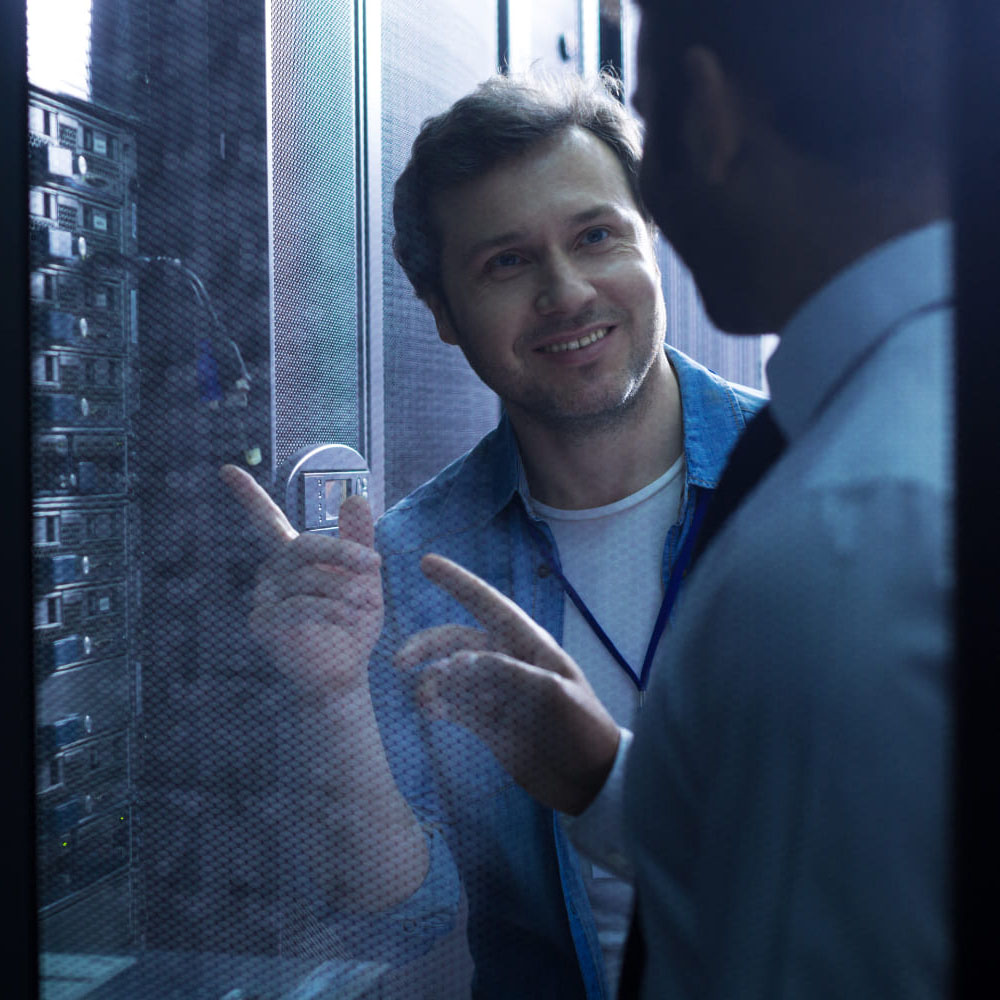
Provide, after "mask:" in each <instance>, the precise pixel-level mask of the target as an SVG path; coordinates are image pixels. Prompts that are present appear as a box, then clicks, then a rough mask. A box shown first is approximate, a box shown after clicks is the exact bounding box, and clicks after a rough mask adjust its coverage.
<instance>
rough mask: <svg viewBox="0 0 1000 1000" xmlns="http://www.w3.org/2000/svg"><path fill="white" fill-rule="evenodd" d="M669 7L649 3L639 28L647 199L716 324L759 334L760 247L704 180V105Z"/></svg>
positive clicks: (740, 216)
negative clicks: (696, 95)
mask: <svg viewBox="0 0 1000 1000" xmlns="http://www.w3.org/2000/svg"><path fill="white" fill-rule="evenodd" d="M669 6H670V5H669V4H654V3H650V4H647V5H645V6H644V8H643V11H642V20H641V22H640V29H639V41H638V46H637V50H638V51H637V54H638V60H637V63H638V85H637V87H636V91H635V94H634V96H633V104H634V105H635V108H636V110H637V111H638V112H639V113H640V114H641V115H642V118H643V121H644V122H645V126H646V127H645V139H644V145H643V156H642V167H641V170H640V176H639V186H640V189H641V190H642V197H643V200H644V201H645V203H646V204H647V205H648V206H649V210H650V211H651V212H652V214H653V218H654V219H655V220H656V223H657V225H658V226H659V227H660V231H661V232H662V233H663V235H664V237H666V239H667V240H668V241H669V243H670V244H671V246H672V247H673V248H674V250H675V251H676V252H677V254H678V255H679V256H680V257H681V259H682V260H683V261H684V263H685V264H686V265H687V267H688V269H689V270H690V271H691V274H692V276H693V278H694V280H695V283H696V284H697V286H698V291H699V292H700V293H701V297H702V300H703V302H704V305H705V309H706V311H707V313H708V315H709V317H710V318H711V319H712V321H713V322H714V323H715V325H716V326H718V327H720V328H721V329H723V330H727V331H729V332H731V333H741V332H745V333H760V332H762V331H764V330H768V329H770V327H769V326H768V325H767V324H766V322H765V321H763V320H762V316H761V313H760V309H759V304H758V303H757V302H756V301H755V291H754V288H753V285H752V282H750V283H749V284H748V275H749V274H750V267H749V265H750V263H752V261H753V260H754V257H755V255H756V254H759V253H760V252H762V248H761V247H760V246H759V245H757V244H756V243H754V241H753V239H752V235H753V234H752V231H748V230H747V229H746V227H745V225H744V215H745V213H744V212H743V211H742V210H741V208H740V206H739V205H738V204H737V203H735V202H734V201H733V200H732V192H731V190H730V189H729V188H728V187H727V186H726V185H724V184H719V183H713V182H712V181H711V179H710V178H708V177H706V174H705V171H704V164H703V161H701V160H699V156H698V155H695V154H693V153H692V147H695V148H697V147H698V145H699V142H700V141H701V140H702V139H703V137H704V135H705V134H706V130H705V129H704V127H703V126H704V124H705V123H704V121H701V120H699V118H698V116H699V114H703V113H704V108H703V107H702V106H700V105H698V104H697V103H696V102H695V103H694V104H692V103H691V102H690V101H689V96H690V95H689V88H690V86H691V83H690V81H689V80H688V79H687V78H686V77H685V72H684V55H683V53H681V52H679V51H677V49H676V48H670V47H669V41H670V40H671V39H672V38H675V36H676V32H674V34H673V35H672V34H671V31H670V24H669V21H668V18H669ZM664 40H666V41H664ZM748 232H750V237H751V238H750V239H749V240H748Z"/></svg>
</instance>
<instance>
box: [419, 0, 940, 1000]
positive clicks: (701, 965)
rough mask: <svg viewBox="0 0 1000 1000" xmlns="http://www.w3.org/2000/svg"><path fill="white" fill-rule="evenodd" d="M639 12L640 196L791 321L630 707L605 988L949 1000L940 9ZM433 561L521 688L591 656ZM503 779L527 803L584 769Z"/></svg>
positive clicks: (692, 250)
mask: <svg viewBox="0 0 1000 1000" xmlns="http://www.w3.org/2000/svg"><path fill="white" fill-rule="evenodd" d="M640 6H641V8H642V24H641V32H640V40H639V86H638V89H637V93H636V96H635V102H636V106H637V108H638V109H639V110H640V112H641V114H642V116H643V117H644V119H645V122H646V127H647V135H646V145H645V152H644V156H643V161H642V170H641V190H642V192H643V196H644V199H645V202H646V204H647V205H649V206H650V208H651V210H652V212H653V215H654V218H655V219H656V221H657V222H658V224H659V225H660V227H661V229H662V231H663V233H664V235H665V236H666V237H667V238H668V239H669V240H670V241H671V242H672V243H673V245H674V247H675V248H676V249H677V251H678V252H679V254H680V255H681V256H682V258H683V259H684V260H685V262H686V263H687V264H688V266H689V267H690V268H691V270H692V273H693V275H694V278H695V281H696V282H697V284H698V287H699V289H700V291H701V293H702V296H703V298H704V301H705V304H706V308H707V310H708V312H709V314H710V316H712V318H713V319H714V320H715V322H716V323H717V324H719V325H721V326H722V327H723V328H724V329H726V330H729V331H731V332H733V333H753V332H759V331H765V330H777V331H779V333H780V337H781V340H780V345H779V347H778V349H777V351H776V352H775V354H774V355H773V357H772V359H771V361H770V362H769V365H768V378H769V384H770V389H771V393H772V400H771V402H770V403H769V404H768V406H767V408H766V409H765V410H763V411H762V412H761V413H760V414H759V415H758V416H757V417H756V418H755V419H754V420H753V421H752V422H751V423H750V424H749V426H748V429H747V431H746V433H745V435H744V436H743V437H742V438H741V440H740V442H739V443H738V445H737V446H736V448H735V449H734V451H733V454H732V456H731V458H730V461H729V463H728V464H727V467H726V471H725V473H724V475H723V478H722V480H721V481H720V484H719V488H718V490H717V491H716V495H715V497H714V499H713V503H712V505H711V506H710V508H709V510H708V512H707V513H706V517H705V522H704V524H703V527H702V532H701V534H700V536H699V544H698V547H697V549H696V553H695V557H694V561H693V566H692V570H691V574H690V580H689V582H688V584H687V586H686V589H685V599H684V602H683V604H682V606H681V607H680V608H679V609H678V613H677V615H676V617H675V620H674V625H673V628H672V629H671V632H670V635H669V637H668V639H667V642H666V646H667V648H666V655H665V658H664V660H663V662H662V663H660V664H659V665H658V667H657V670H656V673H655V676H654V679H653V682H652V684H651V686H650V690H649V695H648V697H647V699H646V703H645V706H644V708H643V711H642V713H641V714H640V716H639V719H638V722H637V725H636V732H635V738H634V744H633V750H632V753H631V755H630V764H629V769H628V773H627V776H626V781H625V783H624V795H623V800H622V808H623V810H624V824H625V831H626V832H625V840H626V845H627V848H628V851H627V853H628V855H629V857H630V859H631V861H632V863H633V865H634V871H635V876H636V892H637V898H638V906H637V919H636V921H635V923H634V926H633V932H632V935H631V937H630V939H629V944H628V948H627V957H626V962H625V971H624V973H623V977H622V993H621V995H622V996H623V997H630V996H634V995H641V996H642V997H648V998H658V997H692V998H694V997H697V998H699V1000H704V998H719V1000H722V998H730V997H759V998H771V997H776V996H789V997H907V998H910V997H941V996H944V995H946V994H947V992H948V986H949V969H950V962H951V958H950V956H951V937H950V926H949V884H950V878H951V876H950V860H949V851H948V846H949V801H950V790H951V785H950V759H951V742H950V741H951V736H950V734H951V728H952V703H951V698H950V694H949V672H950V665H951V662H952V656H953V639H952V624H951V615H950V604H951V601H952V599H953V590H954V587H953V583H954V581H953V575H954V574H953V567H952V559H951V544H952V537H953V527H952V523H951V504H952V497H953V471H952V470H953V463H954V445H953V438H952V408H953V406H952V402H953V401H952V386H951V367H952V336H951V334H952V325H953V316H952V301H951V298H952V273H951V225H950V221H949V213H950V204H949V188H948V180H947V178H948V174H947V164H946V149H947V142H946V137H947V128H946V124H947V123H946V120H945V117H944V107H945V97H944V95H945V93H946V72H945V66H944V62H945V60H944V54H945V52H946V50H947V33H948V23H947V18H946V11H945V5H944V3H943V2H939V0H843V2H841V3H836V4H831V3H827V2H824V3H819V2H806V0H801V2H798V3H795V4H787V3H784V2H779V0H742V2H740V3H731V2H728V0H727V2H723V0H641V3H640ZM424 567H425V571H426V573H427V574H428V576H429V577H430V578H431V579H433V580H434V581H435V582H436V583H438V584H439V585H440V586H442V587H444V588H445V589H447V590H448V591H449V592H450V593H452V594H453V595H454V596H456V597H458V598H459V600H461V601H462V602H463V603H464V604H465V605H466V606H467V607H468V608H469V610H470V611H471V612H472V613H473V614H474V615H475V616H476V617H477V619H478V620H479V621H480V623H481V624H482V625H483V627H484V630H485V632H486V634H488V635H489V636H490V639H491V643H490V645H491V649H490V651H488V652H480V653H478V654H476V655H477V659H478V663H479V667H480V668H481V669H484V670H485V669H489V668H490V665H491V662H495V663H503V664H504V669H506V670H508V671H513V670H514V669H515V667H516V669H518V670H520V672H521V675H522V676H523V677H524V678H525V680H524V683H525V685H527V683H528V682H527V678H528V677H530V676H531V675H530V671H531V670H532V669H535V670H540V671H544V672H546V673H548V674H549V675H550V676H551V677H553V678H554V679H559V678H564V677H567V676H572V675H573V674H574V672H575V671H577V670H579V669H580V668H579V667H577V666H576V664H574V663H573V661H572V660H571V658H570V657H568V656H567V655H566V653H565V652H563V651H562V650H559V649H558V648H555V647H554V646H553V644H552V643H551V641H550V640H549V639H548V638H547V637H545V636H543V635H542V634H541V633H540V631H539V630H538V628H537V626H536V625H535V624H534V623H533V622H532V621H531V620H530V618H528V617H527V616H526V615H523V614H521V613H520V612H519V611H517V609H514V608H512V607H511V606H510V604H509V602H506V601H505V600H504V599H503V598H502V597H500V595H498V594H497V593H496V592H495V591H493V590H491V589H490V588H489V587H488V586H487V585H486V584H485V583H484V582H483V581H482V580H479V579H477V578H476V577H475V576H473V575H471V574H469V573H467V572H466V571H465V570H463V569H462V568H461V567H460V566H457V565H455V563H453V562H450V561H448V560H447V559H443V558H440V557H438V556H428V557H426V558H425V561H424ZM424 641H425V640H424V637H421V636H417V637H415V638H414V639H412V640H411V643H412V645H413V646H414V647H415V648H419V647H420V646H421V644H422V643H423V642H424ZM469 645H470V646H473V645H474V643H473V642H471V641H470V642H469ZM468 655H471V654H469V653H462V652H455V653H453V654H452V656H451V657H450V658H449V659H445V660H443V661H442V662H440V663H436V664H434V665H432V666H431V667H430V668H428V670H427V671H425V674H424V676H423V678H422V683H423V685H424V689H425V690H427V689H430V691H429V696H431V697H432V698H433V699H435V700H436V701H440V702H443V703H444V707H435V708H434V710H435V711H438V712H442V713H447V712H448V711H449V708H448V707H447V706H448V703H449V702H450V701H451V700H454V698H455V696H454V695H453V694H452V693H451V692H452V687H453V678H454V676H455V673H456V670H457V668H458V667H459V666H460V664H461V662H462V658H463V657H467V656H468ZM512 663H513V665H512ZM480 731H481V732H482V733H483V734H484V735H485V736H488V735H489V732H490V730H489V728H488V727H486V726H481V727H480ZM521 752H522V753H523V752H525V751H524V749H523V748H522V749H521ZM603 752H604V760H605V766H608V763H607V762H609V761H610V759H611V754H610V751H609V750H606V749H605V750H604V751H603ZM582 756H583V755H582V754H581V757H582ZM588 767H589V768H592V769H594V770H599V768H597V767H596V765H594V763H593V762H592V761H588ZM514 773H515V775H516V776H517V777H518V780H519V781H520V782H521V783H522V784H523V786H524V787H525V788H527V789H528V790H529V791H530V792H531V793H532V794H534V795H536V796H537V797H539V798H540V800H541V801H544V802H552V801H554V800H555V799H557V797H558V796H559V795H561V794H563V792H564V788H566V787H574V783H575V782H577V781H579V778H580V775H579V774H577V773H575V772H574V771H572V770H571V769H569V770H567V772H566V773H565V774H564V775H563V776H562V777H563V780H562V782H560V783H555V784H553V783H552V782H551V781H547V780H542V778H543V777H544V775H541V774H540V771H539V769H538V768H537V767H532V766H524V765H523V764H522V766H520V768H519V769H518V770H516V771H515V772H514ZM612 793H613V789H608V788H607V787H606V786H605V787H603V788H601V790H600V792H599V797H601V798H603V799H604V801H605V803H608V802H609V799H608V796H609V795H611V794H612Z"/></svg>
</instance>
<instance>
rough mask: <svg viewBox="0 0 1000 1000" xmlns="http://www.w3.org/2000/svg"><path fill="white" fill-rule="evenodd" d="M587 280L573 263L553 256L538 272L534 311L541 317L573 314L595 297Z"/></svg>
mask: <svg viewBox="0 0 1000 1000" xmlns="http://www.w3.org/2000/svg"><path fill="white" fill-rule="evenodd" d="M596 294H597V292H596V290H595V289H594V286H593V284H592V283H591V281H590V279H589V277H588V276H587V275H586V273H585V272H584V271H583V270H582V269H581V268H580V267H579V265H578V264H577V262H576V261H574V260H573V259H572V258H570V257H568V256H566V255H564V254H557V255H554V256H553V257H552V258H550V259H549V260H548V261H547V262H546V264H545V266H544V267H543V268H542V269H541V285H540V287H539V289H538V294H537V296H536V297H535V308H537V309H538V311H539V312H540V313H542V314H543V315H549V314H551V313H563V312H570V313H571V312H576V311H578V310H579V309H581V308H582V307H584V306H586V305H588V304H589V303H590V302H591V301H592V300H593V299H594V297H595V296H596Z"/></svg>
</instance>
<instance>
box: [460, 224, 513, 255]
mask: <svg viewBox="0 0 1000 1000" xmlns="http://www.w3.org/2000/svg"><path fill="white" fill-rule="evenodd" d="M527 235H528V234H527V233H526V232H525V231H524V230H523V229H512V230H511V231H510V232H507V233H499V234H498V235H497V236H487V237H486V239H484V240H477V241H476V242H475V243H473V244H472V246H470V247H469V248H468V249H467V250H466V256H468V257H478V256H479V255H480V254H481V253H485V252H486V251H487V250H495V249H497V248H498V247H502V246H504V244H509V243H520V242H521V241H522V240H524V239H525V238H526V237H527Z"/></svg>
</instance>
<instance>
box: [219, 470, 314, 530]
mask: <svg viewBox="0 0 1000 1000" xmlns="http://www.w3.org/2000/svg"><path fill="white" fill-rule="evenodd" d="M219 478H220V479H221V480H222V481H223V482H224V483H225V484H226V485H227V486H228V487H229V488H230V489H231V490H232V491H233V495H234V496H235V497H236V499H237V500H239V502H240V504H241V505H242V507H243V509H244V510H245V511H246V512H247V514H248V515H249V516H250V522H251V523H252V524H253V526H254V527H255V528H256V529H257V531H258V532H259V533H260V535H261V537H262V538H263V539H264V541H266V542H270V543H271V544H280V543H282V542H290V541H291V540H292V539H293V538H298V535H299V533H298V532H297V531H296V530H295V529H294V528H293V527H292V526H291V524H290V523H289V521H288V518H287V517H285V513H284V511H283V510H282V509H281V508H280V507H279V506H278V505H277V504H276V503H275V502H274V501H273V500H272V499H271V498H270V497H269V496H268V495H267V493H266V491H265V490H264V488H263V487H262V486H260V484H259V483H258V482H257V480H256V479H254V478H253V476H251V475H250V473H249V472H246V471H245V470H244V469H241V468H240V467H239V466H238V465H224V466H222V468H221V469H220V470H219Z"/></svg>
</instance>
